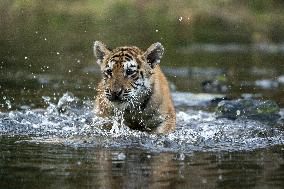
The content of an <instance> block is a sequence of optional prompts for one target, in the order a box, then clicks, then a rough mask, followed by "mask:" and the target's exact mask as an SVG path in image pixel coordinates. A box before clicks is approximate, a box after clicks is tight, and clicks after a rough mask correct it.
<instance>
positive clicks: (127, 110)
mask: <svg viewBox="0 0 284 189" xmlns="http://www.w3.org/2000/svg"><path fill="white" fill-rule="evenodd" d="M163 53H164V47H163V46H162V44H161V43H154V44H152V45H151V46H150V47H149V48H148V49H147V50H146V51H145V52H144V51H142V50H140V49H139V48H138V47H135V46H124V47H118V48H116V49H114V50H110V49H108V48H107V47H106V45H104V44H103V43H102V42H100V41H95V43H94V54H95V56H96V58H97V63H98V64H99V66H100V68H101V72H102V75H103V78H102V80H101V81H100V83H99V84H98V87H97V96H96V100H95V113H96V115H98V116H100V117H105V118H110V117H112V116H114V114H115V112H116V111H122V112H123V117H122V119H123V121H124V124H125V125H127V126H128V127H129V128H131V129H137V130H141V131H148V132H154V133H164V134H166V133H169V132H172V131H174V130H175V127H176V113H175V109H174V106H173V102H172V97H171V94H170V90H169V87H168V82H167V79H166V77H165V76H164V74H163V73H162V71H161V69H160V66H159V63H160V60H161V58H162V56H163Z"/></svg>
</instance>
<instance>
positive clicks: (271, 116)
mask: <svg viewBox="0 0 284 189" xmlns="http://www.w3.org/2000/svg"><path fill="white" fill-rule="evenodd" d="M279 111H280V108H279V106H278V105H277V103H276V102H275V101H272V100H253V99H238V100H230V101H229V100H224V101H221V102H220V103H219V104H218V106H217V108H216V115H217V116H218V117H224V118H229V119H237V118H239V117H241V118H249V119H255V120H261V121H270V120H276V119H279V118H280V115H279Z"/></svg>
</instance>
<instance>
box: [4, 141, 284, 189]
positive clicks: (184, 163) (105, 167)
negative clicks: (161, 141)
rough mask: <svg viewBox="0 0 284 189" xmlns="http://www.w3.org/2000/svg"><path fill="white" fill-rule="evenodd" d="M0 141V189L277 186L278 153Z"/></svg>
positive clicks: (280, 154) (280, 184) (280, 157)
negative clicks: (162, 150) (160, 150)
mask: <svg viewBox="0 0 284 189" xmlns="http://www.w3.org/2000/svg"><path fill="white" fill-rule="evenodd" d="M17 140H19V139H18V138H14V137H12V138H10V137H9V138H7V137H1V139H0V141H1V142H0V147H1V148H0V153H1V156H0V160H1V161H0V168H1V173H0V178H1V179H0V186H1V188H18V187H19V186H21V188H38V187H41V188H70V187H72V188H74V187H75V188H86V187H88V188H252V187H253V188H283V186H284V182H283V180H284V179H283V178H284V174H283V172H284V169H283V165H284V160H283V155H284V150H283V148H281V147H274V148H270V149H266V150H256V151H253V152H242V153H239V152H234V153H229V152H222V153H221V152H214V153H208V152H203V153H201V152H196V153H191V154H187V155H185V154H183V153H150V152H148V151H145V150H141V149H140V150H138V149H135V148H127V149H120V150H113V149H104V148H80V147H79V148H72V147H71V148H70V147H66V146H60V145H52V144H51V145H49V144H44V145H43V144H35V143H33V144H31V143H17V142H15V141H17Z"/></svg>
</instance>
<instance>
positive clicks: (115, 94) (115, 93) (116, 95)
mask: <svg viewBox="0 0 284 189" xmlns="http://www.w3.org/2000/svg"><path fill="white" fill-rule="evenodd" d="M122 92H123V90H122V89H118V90H115V91H112V93H111V95H112V99H111V100H121V94H122Z"/></svg>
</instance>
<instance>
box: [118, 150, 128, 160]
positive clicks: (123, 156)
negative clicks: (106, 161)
mask: <svg viewBox="0 0 284 189" xmlns="http://www.w3.org/2000/svg"><path fill="white" fill-rule="evenodd" d="M125 158H126V155H125V154H124V153H122V152H121V153H119V154H118V155H117V159H118V160H125Z"/></svg>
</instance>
